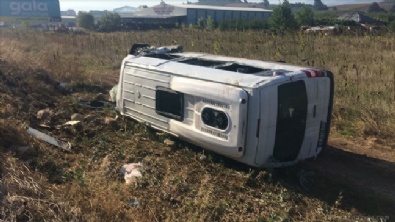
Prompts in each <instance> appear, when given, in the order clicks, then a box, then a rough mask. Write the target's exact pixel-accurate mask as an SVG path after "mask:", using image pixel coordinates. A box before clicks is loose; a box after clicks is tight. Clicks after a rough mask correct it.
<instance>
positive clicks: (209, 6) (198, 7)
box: [175, 4, 272, 12]
mask: <svg viewBox="0 0 395 222" xmlns="http://www.w3.org/2000/svg"><path fill="white" fill-rule="evenodd" d="M175 6H177V7H181V8H187V9H211V10H223V11H249V12H272V10H268V9H263V8H253V7H229V6H214V5H194V4H183V5H175Z"/></svg>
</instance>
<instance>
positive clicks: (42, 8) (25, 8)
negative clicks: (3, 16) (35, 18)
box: [10, 0, 48, 15]
mask: <svg viewBox="0 0 395 222" xmlns="http://www.w3.org/2000/svg"><path fill="white" fill-rule="evenodd" d="M10 9H11V15H28V14H30V13H32V14H33V13H34V14H35V13H47V12H48V4H47V3H46V2H36V1H35V0H31V1H12V2H10Z"/></svg>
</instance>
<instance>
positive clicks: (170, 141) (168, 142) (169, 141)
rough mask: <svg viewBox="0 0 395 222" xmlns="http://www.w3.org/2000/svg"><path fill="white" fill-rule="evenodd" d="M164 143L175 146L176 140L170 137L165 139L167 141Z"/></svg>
mask: <svg viewBox="0 0 395 222" xmlns="http://www.w3.org/2000/svg"><path fill="white" fill-rule="evenodd" d="M163 143H164V144H166V145H167V146H173V145H174V141H173V140H170V139H165V141H163Z"/></svg>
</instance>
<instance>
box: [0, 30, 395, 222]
mask: <svg viewBox="0 0 395 222" xmlns="http://www.w3.org/2000/svg"><path fill="white" fill-rule="evenodd" d="M0 34H1V36H0V70H1V73H0V91H1V94H0V102H1V108H0V118H1V119H0V120H1V124H0V144H1V145H2V147H1V152H0V155H1V156H0V157H1V160H2V161H1V163H0V167H1V168H0V179H1V183H0V191H2V190H7V192H3V191H2V192H1V193H0V203H1V205H0V220H6V221H17V220H19V219H20V218H19V217H22V219H20V220H26V221H29V220H30V221H40V220H47V221H73V220H74V221H319V220H320V221H327V220H332V221H344V220H342V218H347V217H349V216H350V215H354V216H355V215H356V216H360V215H363V214H365V215H366V214H367V215H388V213H389V211H387V210H386V208H385V207H383V205H384V203H385V202H381V200H379V199H377V198H376V197H371V196H370V195H369V194H362V195H361V194H360V193H355V191H352V189H349V188H347V186H346V185H343V184H341V183H339V182H338V181H336V180H332V178H326V177H325V176H322V175H310V174H308V173H307V174H306V172H304V171H303V170H302V169H300V168H298V167H295V168H287V169H284V170H266V171H260V170H256V169H250V168H248V167H246V166H243V165H241V164H238V163H235V162H233V161H230V160H228V159H226V158H223V157H219V156H217V155H215V154H212V153H209V152H206V151H203V150H201V149H199V148H196V147H193V146H191V145H190V144H186V143H183V142H181V141H176V144H175V145H174V146H166V145H164V144H163V140H164V139H165V138H167V136H166V135H158V134H156V133H155V132H152V131H151V130H150V129H148V128H146V127H144V126H142V125H140V124H137V123H135V122H134V121H131V120H130V119H123V118H121V119H120V120H118V121H117V122H115V123H114V124H109V125H107V124H104V123H103V120H104V118H105V117H109V116H111V117H113V116H114V115H115V114H114V113H113V112H112V111H111V110H109V109H104V110H89V109H86V108H83V107H80V106H78V105H77V104H76V101H77V100H78V98H79V97H82V98H92V97H94V96H95V95H96V94H97V92H106V91H107V90H109V89H110V87H111V84H113V83H115V82H116V81H117V77H118V69H119V66H120V62H121V60H122V59H123V57H124V56H125V54H126V53H127V51H128V50H129V48H130V46H131V44H132V43H135V42H147V43H150V44H153V45H164V44H181V45H184V46H185V49H186V50H187V51H203V52H210V53H218V54H224V55H230V56H240V57H246V58H252V59H263V60H285V61H287V62H290V63H295V64H301V65H312V66H318V67H324V68H328V69H330V70H332V71H334V73H335V74H336V104H335V113H334V117H335V119H334V120H335V122H334V126H333V129H334V131H336V132H338V133H341V134H343V135H352V136H375V137H378V138H380V139H381V140H382V141H384V142H386V141H390V139H391V138H392V135H393V133H394V132H395V129H394V126H395V123H394V121H395V118H394V117H395V116H394V115H395V113H394V110H395V109H394V108H395V107H394V100H395V89H394V87H395V75H394V73H393V70H395V60H394V55H395V54H394V53H395V50H394V49H395V45H394V44H395V41H394V37H391V36H351V37H350V36H349V37H346V36H302V35H286V36H283V37H281V36H273V35H272V34H270V33H264V32H217V31H214V32H206V31H198V30H173V31H166V30H162V31H149V32H130V33H112V34H86V35H68V34H48V33H36V32H27V31H4V32H2V33H0ZM60 81H67V82H69V83H70V85H71V87H72V88H73V89H74V93H73V94H70V93H69V92H64V91H62V89H59V88H58V87H57V85H58V83H59V82H60ZM92 86H97V87H96V88H94V87H92ZM47 107H49V108H51V109H52V110H54V111H55V113H57V115H56V118H55V117H54V118H52V119H51V120H49V122H48V123H47V124H49V125H57V124H61V123H63V122H65V121H67V120H68V119H69V118H70V115H71V114H73V113H82V114H84V115H87V114H92V115H95V116H96V118H95V119H94V120H91V121H87V122H85V123H84V124H83V126H82V127H81V128H79V129H74V128H67V129H63V130H55V129H53V130H45V129H42V130H43V131H45V132H47V133H48V134H51V135H54V136H56V137H58V138H63V139H64V140H67V141H70V142H71V143H72V144H73V149H72V152H71V153H65V152H62V151H60V150H57V149H56V148H54V147H52V146H50V145H48V144H45V143H43V142H41V141H38V140H35V139H31V138H30V137H27V136H26V135H25V134H24V127H26V125H30V126H33V127H38V125H39V123H40V122H39V121H38V120H37V119H36V118H35V113H36V112H37V110H39V109H42V108H47ZM20 145H29V146H31V147H33V148H34V153H35V154H34V155H30V154H29V155H28V156H27V157H26V154H20V153H18V152H17V151H15V150H14V148H13V147H18V146H20ZM139 161H142V162H143V164H144V166H145V167H144V168H145V171H144V172H143V175H144V176H143V178H142V179H141V180H139V182H138V183H137V184H136V185H133V186H126V185H125V184H124V182H123V179H122V177H121V176H120V175H119V173H118V171H119V168H120V167H121V166H122V165H123V164H125V163H129V162H139ZM301 179H303V180H304V181H307V182H304V183H303V184H302V185H301V182H300V181H301ZM309 181H310V182H309ZM312 181H314V182H312ZM306 186H307V187H306ZM323 190H325V192H323ZM4 194H6V195H4ZM367 200H369V201H367ZM134 201H138V202H139V205H138V206H133V205H131V204H130V203H131V202H134ZM17 209H22V210H17ZM18 218H19V219H18ZM365 219H366V218H365ZM362 221H363V220H362Z"/></svg>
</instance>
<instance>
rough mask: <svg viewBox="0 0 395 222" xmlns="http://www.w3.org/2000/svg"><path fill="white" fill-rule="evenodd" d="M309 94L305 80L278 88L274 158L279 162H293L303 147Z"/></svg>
mask: <svg viewBox="0 0 395 222" xmlns="http://www.w3.org/2000/svg"><path fill="white" fill-rule="evenodd" d="M307 104H308V102H307V93H306V86H305V83H304V81H303V80H300V81H295V82H290V83H286V84H283V85H280V86H279V87H278V110H277V128H276V139H275V145H274V150H273V156H274V158H275V159H276V160H278V161H282V162H285V161H293V160H295V159H296V158H297V157H298V154H299V152H300V149H301V147H302V143H303V139H304V135H305V130H306V118H307Z"/></svg>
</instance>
